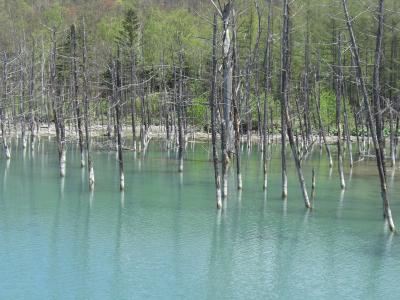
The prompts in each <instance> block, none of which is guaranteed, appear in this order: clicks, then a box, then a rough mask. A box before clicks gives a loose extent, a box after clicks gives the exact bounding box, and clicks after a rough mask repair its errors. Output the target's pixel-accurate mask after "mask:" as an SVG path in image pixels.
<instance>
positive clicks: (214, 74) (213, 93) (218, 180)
mask: <svg viewBox="0 0 400 300" xmlns="http://www.w3.org/2000/svg"><path fill="white" fill-rule="evenodd" d="M216 86H217V14H216V13H214V23H213V41H212V79H211V95H210V110H211V143H212V153H213V165H214V181H215V189H216V198H217V199H216V201H217V208H218V209H221V208H222V200H221V178H220V175H219V166H218V152H217V145H216V143H217V130H216V100H217V99H216V98H217V93H216Z"/></svg>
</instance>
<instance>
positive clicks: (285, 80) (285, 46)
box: [281, 0, 311, 208]
mask: <svg viewBox="0 0 400 300" xmlns="http://www.w3.org/2000/svg"><path fill="white" fill-rule="evenodd" d="M289 35H290V17H289V3H288V0H284V4H283V34H282V71H281V72H282V73H281V83H282V103H283V115H284V117H285V121H286V122H285V123H286V129H287V134H288V138H289V143H290V147H291V148H292V154H293V158H294V160H295V164H296V169H297V175H298V178H299V183H300V188H301V191H302V193H303V198H304V204H305V206H306V207H307V208H311V204H310V200H309V198H308V193H307V188H306V184H305V179H304V176H303V171H302V168H301V163H300V158H299V156H298V152H297V148H296V145H295V141H294V138H293V131H292V124H291V120H290V111H289V70H290V52H289V47H290V42H289ZM282 148H283V147H282Z"/></svg>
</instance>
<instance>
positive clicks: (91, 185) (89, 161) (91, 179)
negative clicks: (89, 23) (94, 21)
mask: <svg viewBox="0 0 400 300" xmlns="http://www.w3.org/2000/svg"><path fill="white" fill-rule="evenodd" d="M82 26H83V42H82V79H83V80H82V90H83V101H84V106H83V107H84V116H85V138H86V152H87V153H86V155H87V168H88V175H89V190H93V189H94V182H95V178H94V167H93V160H92V153H91V132H90V124H91V122H90V110H89V109H90V105H89V85H88V75H87V48H86V28H85V21H83V22H82Z"/></svg>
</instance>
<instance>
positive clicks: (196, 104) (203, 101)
mask: <svg viewBox="0 0 400 300" xmlns="http://www.w3.org/2000/svg"><path fill="white" fill-rule="evenodd" d="M207 109H208V99H207V98H205V97H197V98H195V99H193V101H192V103H191V105H190V106H189V108H188V117H189V118H190V120H191V122H192V121H194V123H195V124H198V125H204V121H205V115H206V113H207Z"/></svg>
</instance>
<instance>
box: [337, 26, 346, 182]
mask: <svg viewBox="0 0 400 300" xmlns="http://www.w3.org/2000/svg"><path fill="white" fill-rule="evenodd" d="M340 44H341V37H340V34H339V36H338V39H337V45H338V47H337V67H336V68H335V69H336V84H335V89H336V129H337V151H338V171H339V177H340V187H341V189H342V190H343V189H345V187H346V183H345V180H344V174H343V154H342V142H341V139H342V135H341V125H340V119H341V118H340V117H341V104H342V90H343V74H342V53H341V51H342V49H341V45H340Z"/></svg>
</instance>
